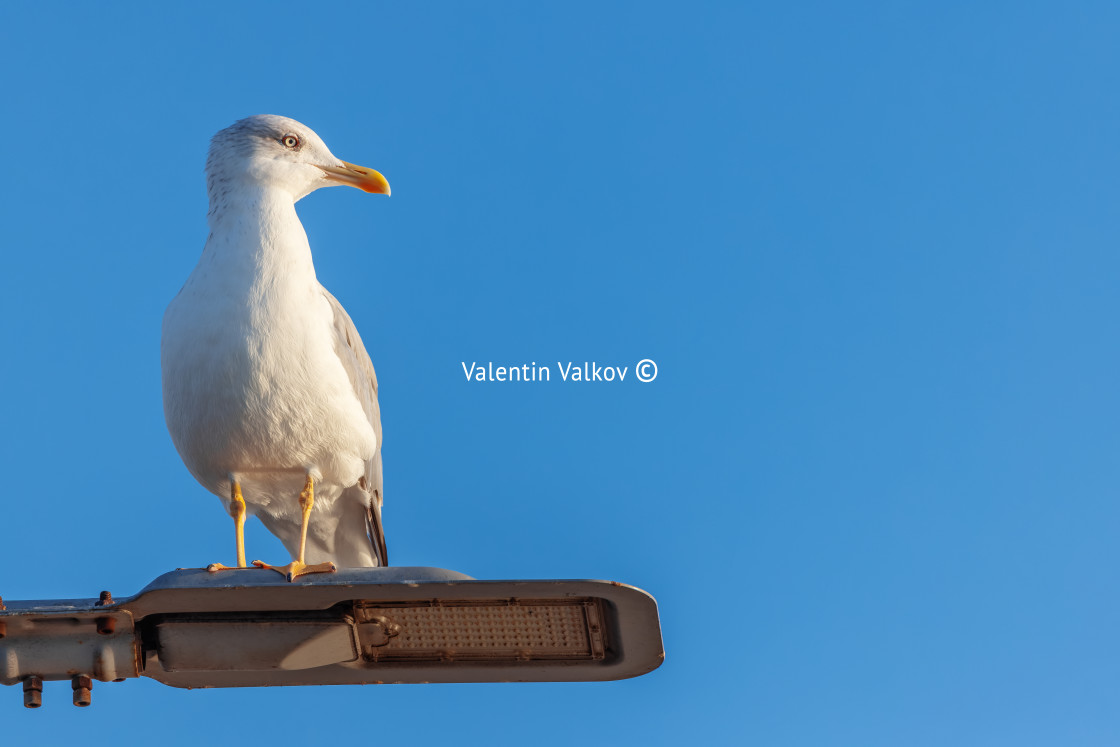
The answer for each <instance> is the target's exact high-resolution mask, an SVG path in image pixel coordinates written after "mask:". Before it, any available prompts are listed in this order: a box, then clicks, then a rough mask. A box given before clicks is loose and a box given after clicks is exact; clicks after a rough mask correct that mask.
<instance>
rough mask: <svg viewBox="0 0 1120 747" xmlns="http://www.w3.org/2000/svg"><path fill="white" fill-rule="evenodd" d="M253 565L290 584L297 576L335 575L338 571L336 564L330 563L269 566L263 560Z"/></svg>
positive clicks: (299, 562) (297, 563)
mask: <svg viewBox="0 0 1120 747" xmlns="http://www.w3.org/2000/svg"><path fill="white" fill-rule="evenodd" d="M253 565H255V566H256V567H257V568H266V569H268V570H270V571H276V572H277V573H279V574H280V575H281V576H283V577H284V578H285V579H287V580H288V582H289V583H290V582H292V581H295V580H296V577H297V576H304V575H306V574H308V573H334V572H335V571H337V570H338V568H336V567H335V564H334V563H331V562H330V561H327V562H326V563H316V564H314V565H308V564H307V563H303V562H301V561H298V560H293V561H292V562H291V563H288V564H287V565H269V564H268V563H265V562H264V561H262V560H254V561H253Z"/></svg>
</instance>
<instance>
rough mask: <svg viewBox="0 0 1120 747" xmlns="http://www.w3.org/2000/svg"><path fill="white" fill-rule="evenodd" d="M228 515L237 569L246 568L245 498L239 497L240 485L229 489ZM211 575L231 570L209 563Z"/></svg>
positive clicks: (235, 483)
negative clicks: (235, 536)
mask: <svg viewBox="0 0 1120 747" xmlns="http://www.w3.org/2000/svg"><path fill="white" fill-rule="evenodd" d="M229 515H230V516H232V517H233V527H234V532H235V533H236V534H237V540H236V541H237V566H236V567H237V568H245V567H247V565H246V563H245V498H244V497H243V496H242V495H241V483H239V482H236V481H235V482H234V483H233V487H232V488H231V489H230V496H229ZM206 570H208V571H210V572H211V573H213V572H215V571H228V570H231V568H230V567H229V566H228V565H222V564H221V563H211V564H210V565H209V566H207V567H206Z"/></svg>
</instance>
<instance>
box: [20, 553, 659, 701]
mask: <svg viewBox="0 0 1120 747" xmlns="http://www.w3.org/2000/svg"><path fill="white" fill-rule="evenodd" d="M664 657H665V653H664V649H663V648H662V642H661V627H660V623H659V621H658V617H657V603H656V602H655V601H654V599H653V597H651V596H650V595H649V594H647V593H646V592H644V591H642V590H641V589H638V588H636V587H633V586H627V585H625V584H620V583H617V582H614V581H479V580H475V579H472V578H471V577H469V576H465V575H463V574H461V573H456V572H455V571H448V570H444V569H440V568H407V567H386V568H351V569H340V570H339V571H338V572H336V573H329V574H315V575H310V576H303V577H300V578H299V579H298V580H297V581H295V582H294V583H288V582H287V581H285V580H284V579H283V578H281V577H279V576H277V574H275V573H269V572H267V571H261V570H257V569H239V570H227V571H222V572H221V573H209V572H207V571H205V570H202V569H185V570H178V571H173V572H171V573H165V574H163V575H162V576H160V577H159V578H157V579H156V580H155V581H153V582H152V583H150V584H148V586H146V587H145V588H144V589H143V590H142V591H141V592H140V593H139V594H137V595H136V596H133V597H128V598H125V599H120V600H114V599H113V598H112V596H111V595H110V594H109V592H102V594H101V597H100V599H66V600H49V601H9V602H7V603H6V604H5V603H2V602H0V684H5V685H16V684H19V683H22V684H23V690H24V705H26V706H28V707H31V708H36V707H38V706H39V705H41V703H42V688H43V685H42V683H43V681H44V680H70V681H71V683H72V685H73V689H74V704H75V705H79V706H85V705H89V704H90V690H91V687H92V684H93V680H99V681H102V682H110V681H112V682H119V681H122V680H125V679H128V678H130V677H150V678H152V679H154V680H158V681H159V682H162V683H164V684H166V685H172V686H174V687H187V688H195V687H258V686H266V685H269V686H275V685H344V684H374V683H376V684H389V683H406V682H413V683H419V682H573V681H590V680H615V679H625V678H627V677H636V676H639V675H642V674H646V673H647V672H651V671H653V670H654V669H656V668H657V667H658V666H659V665H660V664H661V662H662V661H663V659H664Z"/></svg>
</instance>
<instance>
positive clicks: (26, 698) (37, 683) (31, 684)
mask: <svg viewBox="0 0 1120 747" xmlns="http://www.w3.org/2000/svg"><path fill="white" fill-rule="evenodd" d="M41 705H43V680H42V678H41V677H36V676H35V675H32V676H30V677H28V678H27V679H25V680H24V681H23V707H24V708H38V707H39V706H41Z"/></svg>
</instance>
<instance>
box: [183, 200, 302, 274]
mask: <svg viewBox="0 0 1120 747" xmlns="http://www.w3.org/2000/svg"><path fill="white" fill-rule="evenodd" d="M215 197H216V199H212V201H211V204H210V213H209V216H208V219H209V223H210V237H209V238H208V239H207V241H206V248H205V249H203V251H202V258H201V259H200V260H199V264H198V270H202V271H203V272H206V273H207V274H209V273H210V272H213V271H215V270H217V271H219V272H222V273H226V274H227V276H228V277H231V278H239V279H240V280H241V281H242V282H244V281H245V280H246V279H248V278H249V277H252V278H255V279H257V280H265V282H270V281H274V280H276V279H279V278H286V279H292V280H295V279H297V278H298V279H302V280H304V281H306V278H307V277H310V278H312V279H314V277H315V266H314V264H313V263H312V260H311V247H310V245H309V244H308V243H307V234H306V233H305V232H304V230H303V224H302V223H300V221H299V216H298V215H296V207H295V203H294V202H293V201H292V196H291V194H290V193H289V192H287V191H285V190H283V189H276V188H272V189H270V188H267V187H260V186H257V185H254V186H253V187H252V188H245V187H244V186H243V187H242V188H241V189H237V190H233V191H230V192H227V193H226V194H223V195H220V196H215ZM196 271H197V270H196ZM247 276H248V277H247Z"/></svg>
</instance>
